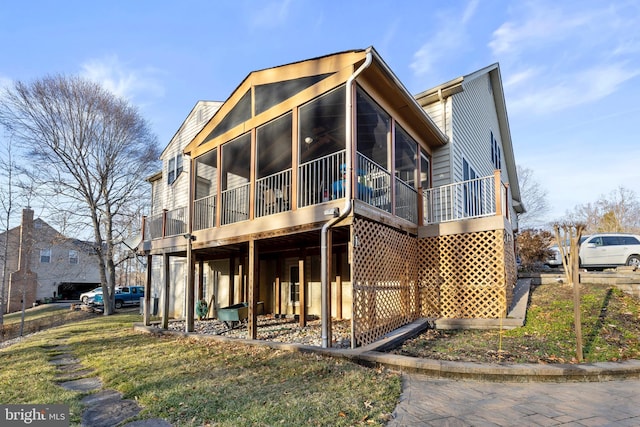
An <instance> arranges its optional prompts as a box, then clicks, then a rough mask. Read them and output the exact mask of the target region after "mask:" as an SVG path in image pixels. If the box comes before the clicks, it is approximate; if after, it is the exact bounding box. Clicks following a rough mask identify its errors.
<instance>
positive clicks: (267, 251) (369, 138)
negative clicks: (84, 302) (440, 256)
mask: <svg viewBox="0 0 640 427" xmlns="http://www.w3.org/2000/svg"><path fill="white" fill-rule="evenodd" d="M447 143H448V139H447V137H446V136H445V135H444V134H443V133H442V131H441V130H440V129H439V128H438V127H437V126H436V125H435V124H434V122H433V121H432V120H431V119H430V117H429V116H428V115H427V114H426V113H425V111H424V110H423V109H422V108H421V107H420V105H418V103H417V102H416V100H415V99H414V98H413V97H412V96H411V95H410V94H409V93H408V91H407V90H406V89H405V88H404V86H403V85H402V84H401V83H400V81H399V80H398V79H397V78H396V76H395V75H394V74H393V72H391V70H390V69H389V68H388V66H387V65H386V64H385V63H384V61H383V60H382V59H381V58H380V57H379V55H378V54H377V52H376V51H375V50H374V49H373V48H368V49H366V50H359V51H350V52H343V53H338V54H334V55H330V56H326V57H320V58H315V59H310V60H306V61H302V62H298V63H293V64H288V65H284V66H281V67H276V68H271V69H267V70H262V71H256V72H253V73H251V74H249V76H248V77H247V78H246V79H245V80H244V81H243V82H242V83H241V84H240V85H239V86H238V88H237V89H236V90H235V91H234V92H233V94H232V95H231V96H230V97H229V99H227V101H226V102H225V103H224V104H223V105H222V106H221V107H220V109H219V110H218V111H217V112H216V114H215V115H214V116H213V117H212V118H211V120H209V122H208V123H207V124H206V125H205V126H204V127H203V128H202V130H201V131H200V132H199V133H198V134H197V135H196V136H195V138H194V139H193V140H192V141H191V142H190V143H189V144H188V145H187V147H186V148H185V150H184V153H185V155H186V156H187V157H186V160H185V162H188V169H189V170H190V171H191V174H190V185H189V203H188V207H187V209H186V212H185V214H184V216H182V215H176V216H175V217H174V216H173V212H165V213H164V214H163V219H162V221H161V222H162V224H163V225H162V227H161V229H162V230H169V229H170V228H171V230H172V231H171V232H172V233H173V235H167V234H165V232H164V231H163V232H162V235H161V236H160V238H151V240H149V236H147V237H146V238H145V240H147V241H148V243H149V245H148V246H147V253H148V254H155V255H159V254H163V255H165V256H173V257H184V258H186V260H187V270H188V275H187V276H188V278H187V283H186V285H185V288H186V289H185V292H184V294H185V310H184V316H185V318H186V325H187V326H186V328H187V332H190V331H193V322H194V305H195V302H196V301H198V300H200V299H201V298H202V297H203V295H204V294H207V295H208V294H209V293H210V292H214V293H215V292H221V293H220V296H219V297H218V298H216V301H218V304H219V305H220V306H222V305H224V304H223V303H222V301H224V303H225V304H226V303H228V304H229V305H232V304H235V303H243V302H244V303H246V304H247V306H248V308H249V316H248V336H249V337H250V338H254V339H255V338H256V332H257V331H256V329H257V322H256V316H257V312H258V303H259V302H260V303H262V304H261V305H260V307H261V310H264V311H266V312H268V313H274V314H277V315H279V314H282V313H284V312H285V310H284V308H283V306H282V304H283V303H282V300H283V299H284V296H285V295H288V296H289V297H288V298H289V299H290V300H291V301H290V302H291V303H292V304H293V303H295V310H297V311H296V315H297V316H299V318H300V322H301V323H304V321H305V319H306V316H307V314H316V315H318V316H319V317H320V318H321V319H322V322H323V326H322V335H323V336H322V342H323V346H331V318H332V317H337V318H343V317H344V318H350V319H351V334H352V338H351V345H352V346H358V345H363V344H367V343H369V342H372V341H374V340H375V339H377V338H379V337H381V336H383V335H384V334H385V333H388V332H390V331H392V330H394V329H396V328H398V327H400V326H402V325H404V324H407V323H409V322H411V321H413V320H415V319H417V318H419V317H424V313H425V309H424V307H427V306H429V301H426V300H425V298H428V292H427V294H425V292H424V291H423V289H422V288H421V285H420V280H421V277H423V276H424V275H425V274H426V273H425V271H427V270H429V268H430V267H431V266H430V265H425V262H424V260H422V261H421V258H422V257H423V252H425V249H424V248H423V247H426V246H425V244H422V246H421V243H420V242H419V240H420V239H419V238H418V236H419V230H420V228H421V226H423V225H426V224H429V223H430V222H431V221H430V218H432V217H433V213H432V212H433V211H434V209H440V210H442V209H443V208H441V207H440V206H439V204H437V203H436V204H434V203H433V200H434V198H433V197H432V196H431V195H429V197H425V194H426V193H425V191H427V190H428V189H429V188H430V187H431V182H432V176H431V174H432V171H431V163H430V162H431V156H432V153H433V152H434V150H437V149H438V147H442V146H443V145H445V144H447ZM496 182H500V179H499V177H498V178H497V181H496ZM470 185H471V184H469V183H467V184H466V187H465V188H464V194H466V195H463V196H462V197H457V196H456V197H455V201H456V203H457V202H458V201H459V202H460V203H465V204H470V203H477V202H478V201H479V200H480V194H481V193H483V192H484V191H485V189H488V186H487V185H481V184H477V185H475V186H470ZM496 188H497V189H498V191H502V190H501V189H500V188H499V186H496ZM491 191H493V190H491ZM496 200H499V198H497V197H493V203H494V212H495V206H496V205H497V204H498V203H499V201H496ZM444 209H445V210H451V211H453V210H456V209H458V208H456V207H453V206H448V207H446V208H444ZM483 209H484V208H483ZM473 210H474V211H478V212H479V210H478V209H476V208H475V207H474V209H473ZM465 211H468V209H465ZM486 212H488V211H486ZM483 214H485V211H483ZM171 218H176V220H172V219H171ZM182 218H184V220H182ZM151 222H152V221H150V223H151ZM179 224H183V225H182V226H179ZM183 237H186V239H184V238H183ZM429 251H431V249H429ZM431 252H433V251H431ZM431 252H430V253H431ZM433 253H434V254H435V253H436V252H433ZM428 258H429V259H431V258H432V256H431V255H430V256H429V257H428ZM222 259H228V264H227V265H226V266H225V267H224V268H221V269H220V271H223V274H227V275H228V276H229V279H228V281H226V282H225V283H226V284H227V285H226V289H225V290H224V291H220V289H219V288H217V287H216V288H213V287H212V288H211V289H210V290H208V291H207V287H208V286H209V284H208V282H207V272H206V270H207V268H216V267H211V266H214V265H217V264H216V263H219V262H220V260H222ZM298 259H299V261H297V260H298ZM292 263H293V264H295V267H294V268H295V269H297V270H295V271H297V273H296V276H297V277H299V283H294V280H293V279H291V277H289V278H287V277H286V275H287V274H289V275H290V276H291V275H293V273H292V272H293V271H294V270H293V269H292V267H291V266H292V265H293V264H292ZM165 265H167V263H166V262H165ZM207 265H208V266H209V267H207ZM165 268H166V267H165ZM287 269H289V270H287ZM220 271H219V272H220ZM287 271H288V272H289V273H287ZM196 272H197V277H196ZM219 272H218V273H219ZM168 276H169V273H168V270H166V272H165V275H164V277H165V279H164V280H165V289H166V291H165V294H166V293H167V292H168V289H169V286H170V285H169V282H170V281H171V280H170V278H169V277H168ZM215 277H218V276H215ZM287 280H288V282H289V283H288V285H289V288H288V290H284V289H283V288H282V286H284V285H285V282H286V281H287ZM215 283H216V284H218V283H222V282H221V281H219V280H218V279H215ZM216 286H218V285H216ZM148 293H149V292H147V294H148ZM294 296H295V297H294ZM295 298H299V300H298V301H293V300H294V299H295ZM168 304H169V298H168V297H167V296H165V297H164V305H165V309H164V311H163V312H164V313H167V311H168V310H167V307H168V306H167V305H168ZM165 316H166V315H165ZM145 317H146V320H145V322H148V320H147V319H148V317H147V315H145ZM163 324H164V325H166V320H165V321H164V322H163Z"/></svg>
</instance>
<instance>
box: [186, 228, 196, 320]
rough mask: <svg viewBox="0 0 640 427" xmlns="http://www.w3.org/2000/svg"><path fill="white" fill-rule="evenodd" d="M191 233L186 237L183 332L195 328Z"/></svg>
mask: <svg viewBox="0 0 640 427" xmlns="http://www.w3.org/2000/svg"><path fill="white" fill-rule="evenodd" d="M192 243H193V242H192V240H191V235H190V234H189V236H188V239H187V289H186V292H185V310H186V312H187V313H186V316H185V317H186V319H185V332H193V331H194V330H195V323H194V317H195V302H194V294H195V271H194V270H195V263H194V262H193V248H192Z"/></svg>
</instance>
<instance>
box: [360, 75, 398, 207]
mask: <svg viewBox="0 0 640 427" xmlns="http://www.w3.org/2000/svg"><path fill="white" fill-rule="evenodd" d="M356 108H357V115H356V138H357V147H358V159H357V163H356V180H357V182H356V186H355V188H356V198H357V199H359V200H362V201H365V202H367V203H369V204H370V205H373V206H376V207H378V208H380V209H383V210H386V211H388V212H391V174H390V173H389V169H390V168H389V134H390V130H391V116H389V114H387V112H386V111H384V110H383V109H382V107H380V106H379V105H378V104H377V103H376V102H375V101H374V100H373V98H371V97H370V96H369V95H368V94H367V93H366V92H365V91H364V90H363V89H362V88H360V87H358V92H357V101H356Z"/></svg>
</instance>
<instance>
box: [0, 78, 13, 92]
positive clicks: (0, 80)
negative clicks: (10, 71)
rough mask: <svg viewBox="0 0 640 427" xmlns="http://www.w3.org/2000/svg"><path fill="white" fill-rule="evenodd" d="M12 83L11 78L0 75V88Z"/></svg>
mask: <svg viewBox="0 0 640 427" xmlns="http://www.w3.org/2000/svg"><path fill="white" fill-rule="evenodd" d="M12 84H13V80H11V79H10V78H9V77H4V76H1V75H0V90H1V89H4V88H8V87H9V86H11V85H12Z"/></svg>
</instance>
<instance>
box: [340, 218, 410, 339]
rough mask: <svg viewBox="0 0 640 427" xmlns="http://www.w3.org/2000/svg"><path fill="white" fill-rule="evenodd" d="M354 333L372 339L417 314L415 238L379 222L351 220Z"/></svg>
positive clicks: (358, 336)
mask: <svg viewBox="0 0 640 427" xmlns="http://www.w3.org/2000/svg"><path fill="white" fill-rule="evenodd" d="M352 241H353V242H354V247H353V283H354V285H353V325H354V326H353V333H354V337H355V344H356V345H357V346H360V345H366V344H369V343H372V342H374V341H375V340H377V339H379V338H380V337H382V336H384V335H385V334H387V333H389V332H391V331H393V330H395V329H397V328H399V327H400V326H403V325H406V324H407V323H410V322H412V321H414V320H415V319H417V318H418V317H419V315H420V313H419V308H418V290H417V280H418V267H417V261H418V246H417V239H416V238H415V237H412V236H409V235H407V234H406V233H402V232H399V231H397V230H395V229H393V228H390V227H387V226H384V225H382V224H379V223H376V222H371V221H367V220H365V219H362V218H356V219H355V220H354V222H353V240H352Z"/></svg>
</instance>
